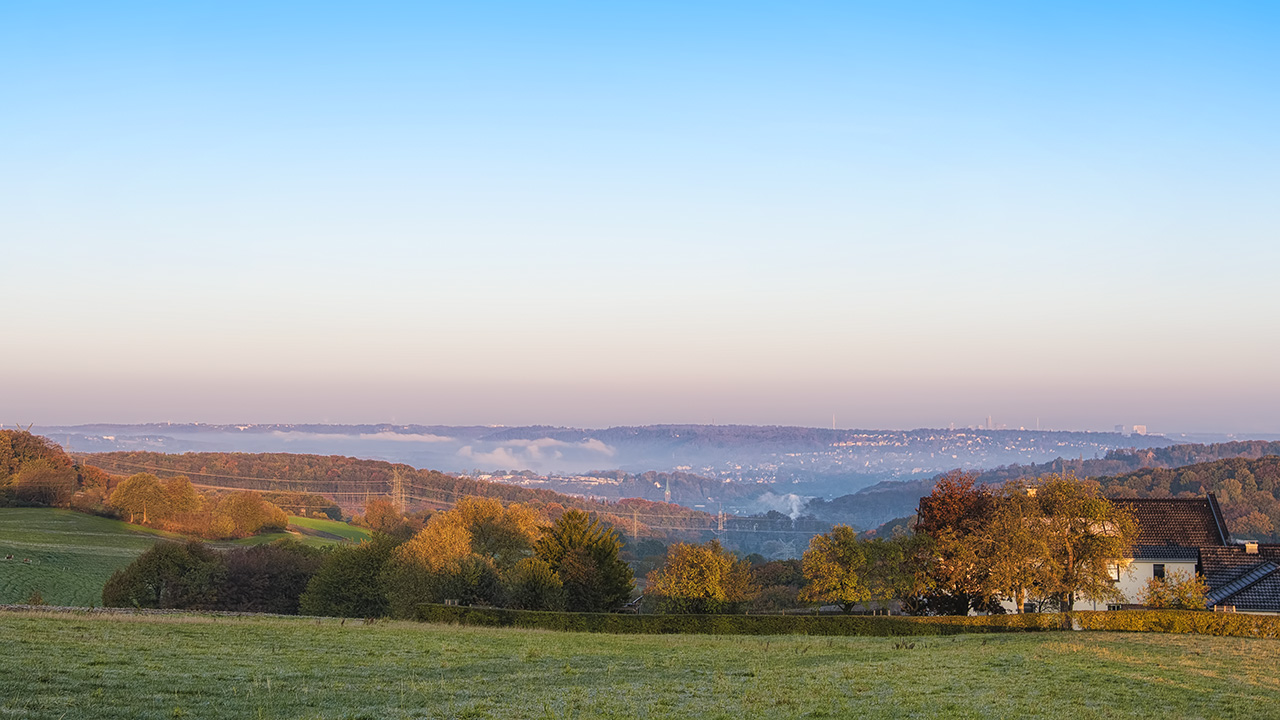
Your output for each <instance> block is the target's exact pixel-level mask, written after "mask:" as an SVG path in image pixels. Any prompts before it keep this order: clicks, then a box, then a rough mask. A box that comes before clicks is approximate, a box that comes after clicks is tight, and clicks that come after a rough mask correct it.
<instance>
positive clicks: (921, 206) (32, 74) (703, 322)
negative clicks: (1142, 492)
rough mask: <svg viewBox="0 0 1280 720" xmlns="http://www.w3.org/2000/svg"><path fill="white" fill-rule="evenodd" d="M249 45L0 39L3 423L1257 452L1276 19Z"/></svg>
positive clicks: (502, 29) (1265, 422)
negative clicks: (407, 426)
mask: <svg viewBox="0 0 1280 720" xmlns="http://www.w3.org/2000/svg"><path fill="white" fill-rule="evenodd" d="M264 5H266V4H264V3H230V2H224V3H203V4H196V3H185V4H174V3H154V4H129V3H118V4H109V5H108V4H101V3H63V4H60V5H57V6H53V5H49V4H44V5H41V4H34V3H24V4H17V3H10V4H5V5H4V6H3V7H0V88H3V96H2V97H3V109H4V112H2V113H0V138H3V140H0V249H2V255H0V257H2V258H3V259H2V260H0V262H2V263H3V270H4V271H3V275H2V276H0V277H2V279H0V299H2V300H3V301H4V302H5V306H6V307H7V308H8V309H9V312H8V313H7V316H8V319H7V322H6V326H7V328H6V332H5V333H4V335H5V339H4V341H3V342H4V347H3V348H2V350H3V352H0V371H3V372H4V375H5V377H6V378H8V379H7V380H6V390H5V393H4V397H0V412H4V413H9V414H10V415H11V416H12V417H10V418H8V419H6V420H5V422H16V421H19V420H21V421H23V422H31V421H34V422H37V423H43V424H52V423H71V422H84V421H144V420H174V421H178V420H192V421H208V422H219V421H282V422H288V421H319V420H328V421H332V422H356V421H386V420H391V419H396V420H398V421H401V422H424V423H437V422H438V423H504V424H516V423H553V424H574V425H592V426H599V425H611V424H626V423H648V422H711V421H715V422H744V423H761V424H763V423H786V424H793V423H794V424H805V425H825V424H828V423H829V422H830V419H831V416H832V415H833V414H834V415H835V416H836V419H837V423H838V424H840V425H842V426H858V427H918V426H937V425H945V424H947V423H949V422H955V423H957V424H960V425H968V424H972V423H976V422H978V421H980V420H981V419H983V418H985V417H986V416H987V415H993V416H995V418H996V420H997V422H1005V423H1007V424H1009V425H1011V426H1015V427H1016V426H1019V425H1027V426H1033V425H1034V424H1035V422H1036V420H1037V418H1038V419H1039V420H1040V421H1041V423H1042V424H1043V425H1045V426H1052V427H1063V428H1066V427H1072V428H1095V429H1098V428H1109V427H1110V426H1111V425H1114V424H1118V423H1146V424H1148V425H1149V426H1151V427H1152V429H1153V430H1167V431H1224V432H1227V431H1239V432H1246V431H1252V432H1280V412H1278V411H1276V410H1275V408H1276V407H1280V376H1278V375H1277V374H1276V373H1275V372H1274V368H1275V367H1276V364H1277V361H1278V360H1280V340H1277V335H1278V334H1277V333H1276V316H1277V313H1276V310H1277V309H1280V308H1278V305H1280V302H1278V301H1277V300H1276V294H1275V292H1274V290H1272V289H1271V287H1270V282H1269V279H1268V278H1269V274H1270V271H1269V268H1274V267H1275V266H1276V261H1277V260H1280V250H1278V249H1277V247H1278V246H1280V243H1278V242H1277V240H1278V239H1280V233H1278V232H1277V231H1278V230H1280V211H1278V210H1277V207H1276V200H1275V198H1277V197H1280V169H1278V168H1280V163H1277V160H1280V133H1277V132H1276V131H1275V128H1277V127H1280V90H1278V87H1280V86H1278V85H1277V83H1276V82H1275V78H1276V77H1280V51H1278V50H1277V49H1276V45H1275V43H1274V29H1275V27H1276V26H1277V21H1278V20H1280V10H1277V9H1276V8H1275V6H1271V5H1269V4H1264V3H1234V4H1233V3H1217V4H1212V5H1210V4H1204V3H1198V4H1192V3H1167V2H1166V3H1077V4H1073V5H1069V6H1065V5H1064V6H1063V7H1052V8H1050V7H1034V6H1032V5H1028V4H1026V3H987V4H968V5H967V6H964V7H962V6H961V5H962V4H960V3H892V4H890V3H878V4H865V5H864V4H858V3H829V4H827V3H788V4H781V3H769V4H764V3H759V4H753V3H701V4H697V6H696V7H690V6H691V5H692V4H690V3H668V4H664V3H644V4H634V5H621V4H613V5H607V6H606V5H605V4H600V3H557V4H543V5H541V6H537V5H535V4H531V3H518V4H517V3H511V4H506V3H467V4H447V5H446V4H439V5H433V4H429V3H404V4H397V3H361V4H359V5H358V6H357V5H354V4H332V5H327V4H323V3H296V4H288V3H272V4H270V5H271V7H270V8H266V7H263V6H264ZM614 5H616V6H614Z"/></svg>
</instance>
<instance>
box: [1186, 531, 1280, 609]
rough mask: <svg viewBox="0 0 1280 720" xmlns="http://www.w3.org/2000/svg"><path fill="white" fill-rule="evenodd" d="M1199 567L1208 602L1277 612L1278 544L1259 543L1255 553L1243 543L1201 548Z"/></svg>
mask: <svg viewBox="0 0 1280 720" xmlns="http://www.w3.org/2000/svg"><path fill="white" fill-rule="evenodd" d="M1200 566H1201V568H1202V569H1203V571H1204V579H1205V581H1206V582H1207V583H1208V584H1209V588H1210V590H1209V597H1210V600H1211V601H1212V602H1214V603H1216V604H1218V605H1235V606H1236V607H1237V608H1239V609H1241V610H1263V611H1270V612H1280V572H1277V570H1280V545H1260V546H1259V547H1258V552H1257V553H1256V554H1249V553H1246V552H1245V548H1244V546H1243V545H1231V546H1228V547H1205V548H1201V549H1200Z"/></svg>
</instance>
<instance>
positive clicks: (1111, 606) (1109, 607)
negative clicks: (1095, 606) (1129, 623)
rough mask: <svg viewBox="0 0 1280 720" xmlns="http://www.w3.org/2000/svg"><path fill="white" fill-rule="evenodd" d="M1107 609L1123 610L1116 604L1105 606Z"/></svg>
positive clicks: (1121, 606) (1122, 607)
mask: <svg viewBox="0 0 1280 720" xmlns="http://www.w3.org/2000/svg"><path fill="white" fill-rule="evenodd" d="M1107 609H1108V610H1123V609H1124V606H1123V605H1118V604H1116V603H1110V604H1108V605H1107Z"/></svg>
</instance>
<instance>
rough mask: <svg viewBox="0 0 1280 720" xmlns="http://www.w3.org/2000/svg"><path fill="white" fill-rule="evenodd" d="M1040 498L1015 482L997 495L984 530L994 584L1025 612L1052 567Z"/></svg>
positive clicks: (985, 548)
mask: <svg viewBox="0 0 1280 720" xmlns="http://www.w3.org/2000/svg"><path fill="white" fill-rule="evenodd" d="M1045 525H1046V521H1045V518H1044V516H1043V513H1042V512H1041V508H1040V502H1039V500H1038V498H1037V497H1036V496H1035V495H1034V494H1033V493H1032V492H1031V490H1030V489H1029V488H1028V487H1027V486H1026V485H1024V484H1023V483H1018V482H1012V483H1008V484H1006V485H1005V486H1004V487H1003V488H1001V491H1000V493H999V494H998V495H997V496H996V497H995V502H994V504H993V509H992V512H991V518H990V520H989V521H988V522H987V523H986V524H985V525H984V527H983V530H982V535H981V539H982V544H983V545H984V550H983V551H982V552H981V553H980V554H981V555H982V556H983V557H984V558H985V560H986V563H987V569H988V579H989V581H990V587H991V588H992V589H993V590H995V591H996V592H998V593H999V594H1000V595H1002V596H1004V597H1005V598H1008V599H1009V600H1011V601H1012V602H1013V603H1014V605H1015V606H1016V608H1017V610H1016V611H1017V612H1021V611H1022V609H1023V607H1024V604H1025V603H1026V601H1027V599H1028V598H1029V597H1033V596H1035V595H1036V594H1038V590H1039V588H1041V587H1043V586H1044V585H1045V584H1046V582H1047V578H1046V577H1045V573H1046V572H1047V571H1048V558H1049V544H1048V536H1047V535H1046V533H1045Z"/></svg>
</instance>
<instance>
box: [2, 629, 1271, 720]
mask: <svg viewBox="0 0 1280 720" xmlns="http://www.w3.org/2000/svg"><path fill="white" fill-rule="evenodd" d="M0 637H4V638H6V639H7V640H6V642H4V643H0V663H3V667H5V668H6V669H5V671H4V672H3V673H0V698H3V699H0V715H2V716H6V717H7V716H13V717H55V718H56V717H63V716H65V717H100V718H162V717H164V718H169V717H215V716H216V717H255V718H481V717H499V718H513V719H518V718H562V717H568V718H579V717H584V718H585V717H603V718H623V717H625V718H665V717H677V718H679V717H686V718H692V717H709V718H726V719H728V718H732V719H734V720H738V719H739V718H756V717H760V718H790V717H863V716H866V717H939V718H941V717H947V718H952V717H959V718H967V717H971V718H976V717H1055V718H1056V717H1073V718H1129V717H1137V718H1142V717H1150V718H1156V717H1161V718H1163V717H1214V718H1231V717H1239V718H1263V717H1277V716H1280V706H1277V705H1276V704H1275V702H1274V699H1275V697H1276V696H1277V693H1278V692H1280V679H1278V678H1277V677H1276V675H1275V673H1274V670H1273V669H1274V667H1275V666H1276V663H1277V661H1280V641H1275V640H1259V639H1243V638H1219V637H1208V636H1197V635H1158V634H1137V633H1125V634H1119V633H1043V634H1042V633H1031V634H1014V635H996V636H991V635H985V636H982V635H961V636H952V637H946V638H929V639H925V640H920V639H911V640H904V639H901V638H866V637H861V638H816V637H804V636H785V637H776V636H775V637H752V638H743V637H716V636H701V635H693V636H634V635H633V636H610V635H587V634H577V633H550V632H546V631H537V630H497V629H484V628H459V627H452V626H438V625H435V626H433V625H416V624H405V623H375V624H373V625H365V624H363V623H359V622H351V621H348V622H347V623H345V624H339V622H338V621H331V620H323V621H316V620H309V619H302V618H299V619H278V618H208V617H199V616H179V617H160V618H156V617H102V616H90V615H87V614H82V615H72V616H50V615H43V614H30V613H0Z"/></svg>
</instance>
